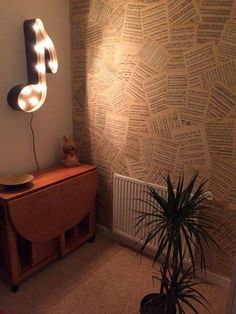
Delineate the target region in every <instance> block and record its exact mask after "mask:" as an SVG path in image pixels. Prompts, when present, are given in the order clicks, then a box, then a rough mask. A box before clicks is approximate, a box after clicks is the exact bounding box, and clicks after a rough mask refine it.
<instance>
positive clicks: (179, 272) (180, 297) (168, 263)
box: [136, 173, 220, 314]
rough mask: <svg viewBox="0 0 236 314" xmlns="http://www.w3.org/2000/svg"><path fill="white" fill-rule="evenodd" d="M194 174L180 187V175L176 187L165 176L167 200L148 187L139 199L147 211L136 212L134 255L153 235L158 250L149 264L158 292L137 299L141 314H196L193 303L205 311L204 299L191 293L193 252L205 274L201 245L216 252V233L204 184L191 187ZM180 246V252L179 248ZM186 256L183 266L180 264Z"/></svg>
mask: <svg viewBox="0 0 236 314" xmlns="http://www.w3.org/2000/svg"><path fill="white" fill-rule="evenodd" d="M197 177H198V173H196V174H195V175H194V176H193V177H192V178H191V180H190V181H189V183H188V184H186V186H184V177H183V176H182V177H180V178H179V180H178V183H177V187H176V189H175V188H174V185H173V183H172V181H171V178H170V176H169V175H168V176H167V178H166V179H165V180H166V186H167V197H166V199H165V198H164V197H163V196H161V195H160V194H159V193H158V192H157V191H156V190H155V189H154V188H153V187H152V186H148V191H147V193H148V195H149V196H150V197H149V200H144V199H140V201H141V202H144V203H145V204H146V205H147V206H149V207H150V210H149V211H143V212H139V214H138V216H137V223H136V228H137V232H136V233H138V232H139V231H140V229H142V228H145V231H146V236H145V239H143V242H142V244H141V248H140V251H139V252H140V254H141V255H142V254H143V253H144V250H145V248H146V246H147V245H148V244H150V242H151V241H152V240H153V239H154V238H156V237H157V239H158V246H157V249H156V252H155V256H154V259H153V264H155V263H156V262H157V261H159V263H160V274H161V276H160V277H155V276H154V278H155V279H158V280H160V283H161V286H160V291H159V293H153V294H149V295H147V296H145V297H144V298H143V300H142V301H141V309H140V312H141V314H154V313H155V314H175V313H186V312H185V310H184V306H188V307H190V308H191V310H192V311H193V312H194V313H198V312H197V310H196V308H195V304H194V303H196V302H197V303H200V304H201V305H202V306H204V307H206V305H207V303H208V302H207V300H206V299H205V298H204V296H203V295H202V294H201V293H200V292H199V291H198V290H197V289H196V286H197V285H198V284H199V283H198V282H196V281H195V278H196V262H195V252H196V254H198V255H199V259H200V269H201V270H202V271H203V270H206V263H205V254H204V248H203V247H204V244H207V246H209V245H214V246H215V247H216V248H218V249H220V248H219V246H218V245H217V243H216V241H215V240H214V238H213V237H212V236H211V233H210V231H212V230H214V231H218V230H219V229H218V228H217V227H219V224H218V222H217V221H216V220H215V219H214V218H212V217H210V216H209V215H208V214H207V212H206V209H207V208H208V207H209V206H208V205H207V203H209V201H208V198H209V194H208V193H207V192H206V191H205V189H204V187H205V184H206V181H205V182H201V183H199V184H197ZM183 243H185V250H183ZM187 256H188V260H189V263H188V264H189V265H187V266H186V263H185V260H186V257H187Z"/></svg>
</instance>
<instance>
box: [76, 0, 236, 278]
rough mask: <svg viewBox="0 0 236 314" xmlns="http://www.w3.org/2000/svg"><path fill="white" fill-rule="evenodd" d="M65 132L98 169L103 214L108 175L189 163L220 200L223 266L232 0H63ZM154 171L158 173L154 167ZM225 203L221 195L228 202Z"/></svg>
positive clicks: (233, 186)
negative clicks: (68, 118) (69, 113)
mask: <svg viewBox="0 0 236 314" xmlns="http://www.w3.org/2000/svg"><path fill="white" fill-rule="evenodd" d="M70 18H71V39H72V86H73V91H72V93H73V122H74V135H75V138H76V139H77V140H78V142H79V153H80V160H81V161H82V162H87V163H94V164H95V165H96V166H97V167H98V170H99V173H100V187H99V191H98V204H99V205H98V208H97V212H98V213H97V214H98V221H99V222H100V223H102V224H105V225H108V224H109V223H111V217H112V176H113V173H119V174H122V175H126V176H129V177H132V178H137V179H140V180H144V181H147V182H152V183H157V184H163V179H162V176H163V175H166V174H167V173H169V174H170V175H171V176H172V178H173V179H174V180H175V179H176V178H178V176H179V175H181V174H183V173H184V174H185V177H186V178H187V179H188V178H190V177H191V175H192V173H193V172H194V171H195V170H196V169H198V170H199V171H200V177H201V179H203V178H204V179H205V178H208V179H209V181H208V189H209V190H210V191H212V193H213V194H214V197H215V199H217V200H218V201H220V202H222V203H223V204H226V202H227V204H228V205H227V206H222V207H219V208H215V210H213V211H212V214H213V215H214V216H217V217H219V218H220V220H221V221H224V226H225V234H226V237H227V240H225V238H224V239H223V238H222V239H218V242H222V245H223V246H224V249H225V251H226V254H224V255H221V254H219V253H215V252H214V251H213V250H212V251H211V250H208V251H207V257H208V260H209V261H210V263H209V265H208V267H209V269H210V270H212V271H214V272H216V273H219V274H222V275H224V276H228V277H229V276H230V274H231V267H232V261H233V255H234V253H235V250H236V8H235V4H234V0H142V1H141V0H91V1H89V0H71V1H70ZM161 175H162V176H161ZM229 204H230V205H229Z"/></svg>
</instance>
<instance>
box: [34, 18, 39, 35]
mask: <svg viewBox="0 0 236 314" xmlns="http://www.w3.org/2000/svg"><path fill="white" fill-rule="evenodd" d="M36 21H37V20H36ZM33 29H34V30H35V32H36V33H37V32H38V31H39V26H38V24H37V22H36V23H35V24H34V25H33Z"/></svg>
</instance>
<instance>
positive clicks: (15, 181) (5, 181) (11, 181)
mask: <svg viewBox="0 0 236 314" xmlns="http://www.w3.org/2000/svg"><path fill="white" fill-rule="evenodd" d="M33 178H34V176H32V174H29V173H24V174H10V175H6V176H2V177H0V184H1V185H4V186H15V185H23V184H26V183H29V182H31V181H32V180H33Z"/></svg>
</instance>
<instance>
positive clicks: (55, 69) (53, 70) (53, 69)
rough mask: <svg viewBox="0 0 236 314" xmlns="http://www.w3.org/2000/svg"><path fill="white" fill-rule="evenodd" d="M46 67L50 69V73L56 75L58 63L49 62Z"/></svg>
mask: <svg viewBox="0 0 236 314" xmlns="http://www.w3.org/2000/svg"><path fill="white" fill-rule="evenodd" d="M48 65H49V67H50V69H51V71H52V72H53V73H56V72H57V68H58V63H57V61H49V62H48Z"/></svg>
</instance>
